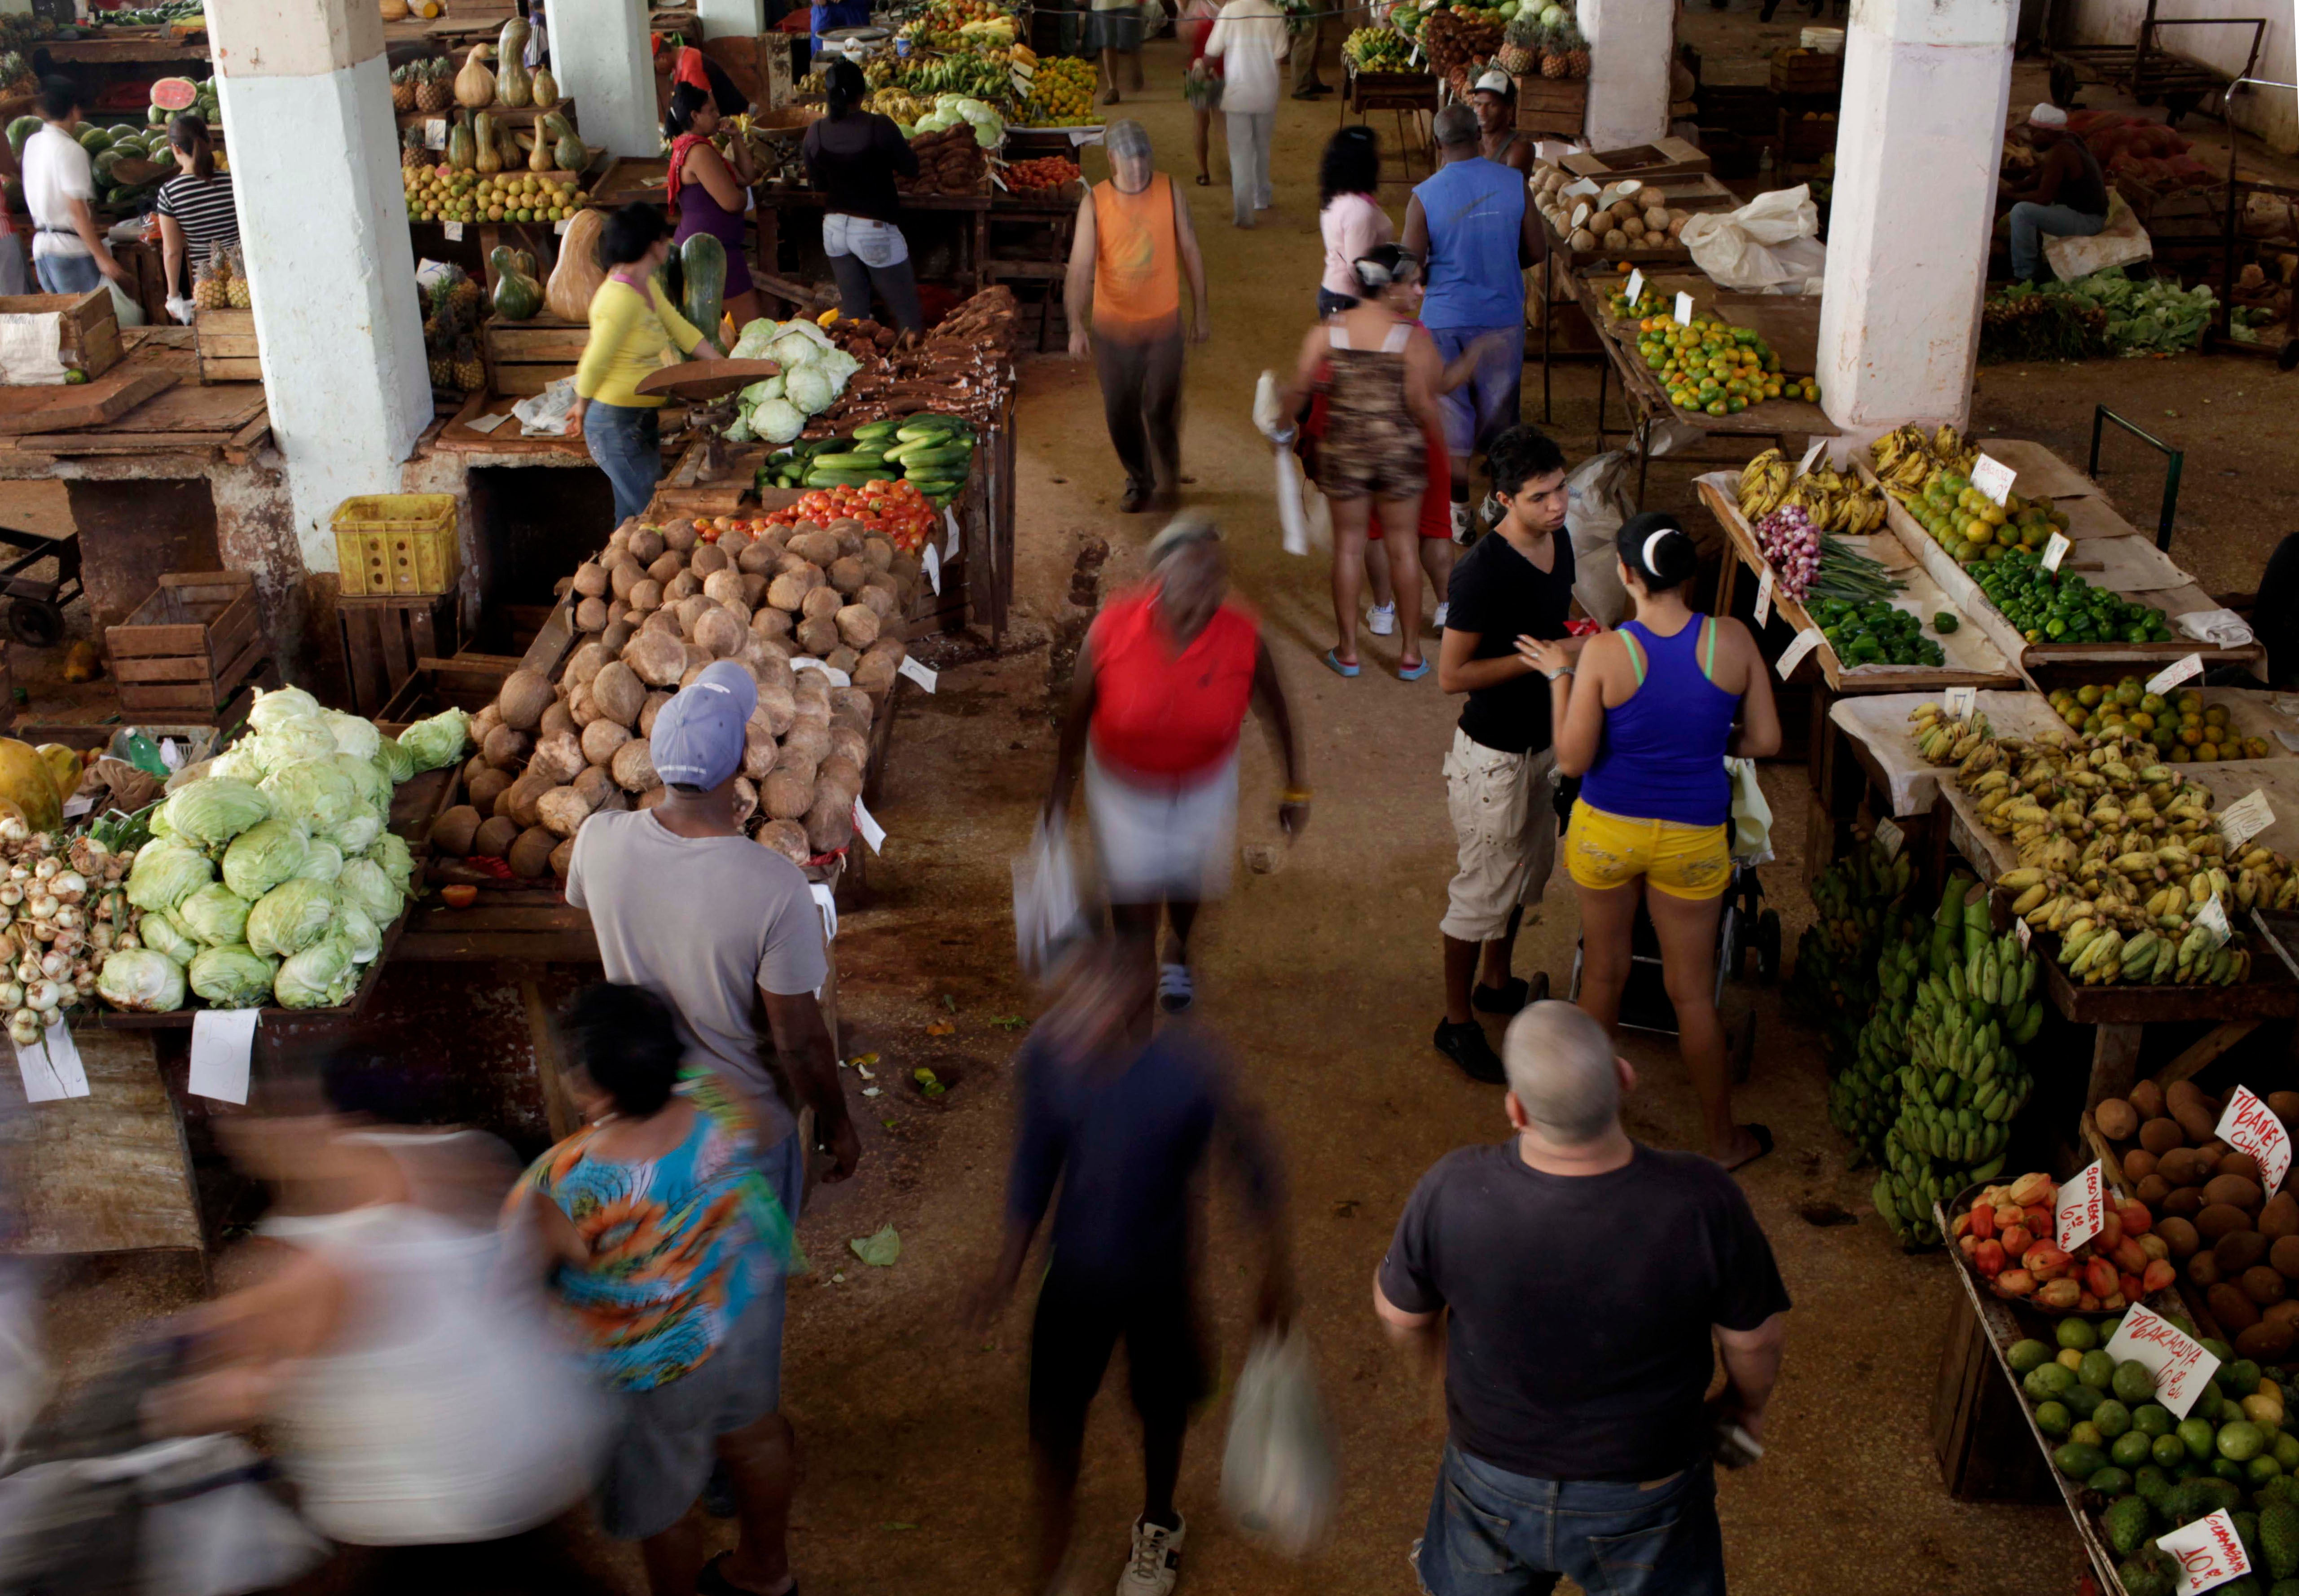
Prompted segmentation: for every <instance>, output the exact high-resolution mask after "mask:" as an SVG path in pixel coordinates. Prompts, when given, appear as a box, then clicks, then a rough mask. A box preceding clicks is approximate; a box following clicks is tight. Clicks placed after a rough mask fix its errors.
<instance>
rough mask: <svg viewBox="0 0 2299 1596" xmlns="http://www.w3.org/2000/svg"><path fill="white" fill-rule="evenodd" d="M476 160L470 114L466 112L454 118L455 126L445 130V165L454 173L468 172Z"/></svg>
mask: <svg viewBox="0 0 2299 1596" xmlns="http://www.w3.org/2000/svg"><path fill="white" fill-rule="evenodd" d="M477 159H478V148H477V141H476V140H475V139H474V138H473V137H472V136H471V113H470V112H468V111H466V112H462V113H461V115H460V116H458V117H456V118H455V125H454V126H453V127H452V128H450V129H448V130H447V164H448V166H449V167H450V168H452V170H456V171H469V170H471V167H472V163H473V162H476V161H477Z"/></svg>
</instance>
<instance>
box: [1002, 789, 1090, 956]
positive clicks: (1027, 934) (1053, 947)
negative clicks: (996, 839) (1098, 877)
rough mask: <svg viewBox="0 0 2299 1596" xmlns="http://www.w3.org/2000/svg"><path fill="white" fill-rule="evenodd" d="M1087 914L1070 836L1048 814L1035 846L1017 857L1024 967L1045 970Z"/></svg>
mask: <svg viewBox="0 0 2299 1596" xmlns="http://www.w3.org/2000/svg"><path fill="white" fill-rule="evenodd" d="M1083 919H1084V908H1083V904H1082V902H1080V900H1079V898H1078V886H1077V865H1076V862H1075V860H1072V859H1071V857H1070V842H1069V837H1068V836H1067V834H1065V833H1062V832H1058V831H1050V830H1048V829H1047V828H1046V822H1045V818H1044V817H1043V816H1040V817H1039V819H1038V824H1037V828H1036V829H1035V830H1034V831H1033V832H1032V833H1031V835H1030V846H1029V848H1028V849H1027V850H1026V851H1025V852H1023V853H1021V854H1020V855H1019V856H1017V858H1016V859H1015V860H1014V951H1015V953H1016V955H1017V957H1018V958H1019V959H1020V960H1021V961H1022V969H1023V972H1024V973H1025V974H1026V975H1028V976H1030V977H1033V978H1034V977H1040V976H1043V975H1044V974H1045V973H1046V972H1047V970H1049V969H1050V968H1052V965H1053V961H1054V957H1055V955H1056V954H1057V953H1058V952H1060V950H1061V948H1062V945H1063V944H1064V943H1067V941H1069V939H1070V938H1071V937H1073V936H1075V935H1077V932H1078V929H1079V927H1080V926H1081V924H1082V923H1083Z"/></svg>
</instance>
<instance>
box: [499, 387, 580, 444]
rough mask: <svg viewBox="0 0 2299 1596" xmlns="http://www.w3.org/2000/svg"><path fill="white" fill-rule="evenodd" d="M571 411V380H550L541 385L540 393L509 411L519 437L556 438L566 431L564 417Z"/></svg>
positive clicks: (565, 418) (573, 393)
mask: <svg viewBox="0 0 2299 1596" xmlns="http://www.w3.org/2000/svg"><path fill="white" fill-rule="evenodd" d="M574 408H575V379H574V378H571V377H560V378H553V379H552V380H551V381H550V382H548V383H546V384H544V389H543V392H541V393H539V394H536V395H533V396H531V397H529V398H526V399H522V400H520V401H519V403H517V404H514V405H512V406H511V407H510V413H511V414H512V415H514V416H516V417H517V418H518V419H519V436H521V437H558V436H562V435H563V434H564V433H565V432H566V430H567V417H568V414H569V411H572V410H574Z"/></svg>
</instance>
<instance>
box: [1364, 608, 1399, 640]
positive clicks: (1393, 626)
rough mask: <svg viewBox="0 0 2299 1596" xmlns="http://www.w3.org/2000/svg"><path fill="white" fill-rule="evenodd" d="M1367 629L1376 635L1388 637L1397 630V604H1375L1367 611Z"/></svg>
mask: <svg viewBox="0 0 2299 1596" xmlns="http://www.w3.org/2000/svg"><path fill="white" fill-rule="evenodd" d="M1365 630H1366V631H1368V632H1371V633H1372V634H1373V635H1374V636H1376V637H1386V636H1389V635H1390V633H1391V632H1394V631H1395V630H1397V606H1396V605H1395V604H1375V605H1374V607H1373V608H1372V609H1370V610H1368V611H1365Z"/></svg>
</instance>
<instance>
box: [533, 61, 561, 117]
mask: <svg viewBox="0 0 2299 1596" xmlns="http://www.w3.org/2000/svg"><path fill="white" fill-rule="evenodd" d="M527 92H528V95H529V96H530V97H531V98H532V99H533V101H534V103H535V109H536V110H537V111H548V110H550V109H551V108H552V106H553V105H556V104H559V79H556V78H554V77H552V75H551V68H550V67H549V66H548V65H547V64H546V65H544V66H539V67H537V68H535V81H534V82H533V83H532V84H531V85H529V87H528V91H527Z"/></svg>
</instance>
